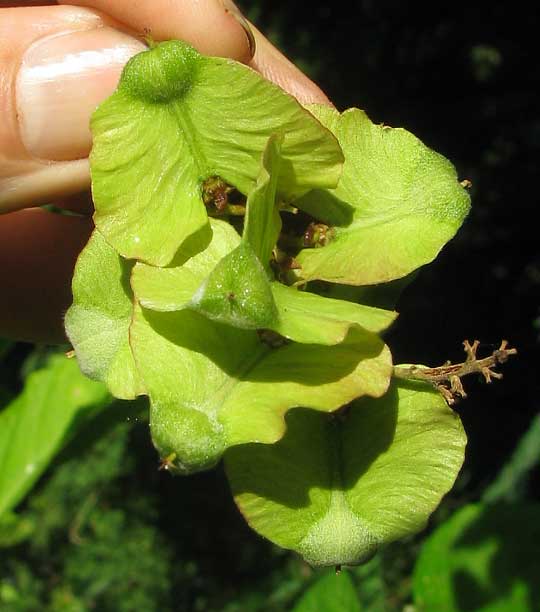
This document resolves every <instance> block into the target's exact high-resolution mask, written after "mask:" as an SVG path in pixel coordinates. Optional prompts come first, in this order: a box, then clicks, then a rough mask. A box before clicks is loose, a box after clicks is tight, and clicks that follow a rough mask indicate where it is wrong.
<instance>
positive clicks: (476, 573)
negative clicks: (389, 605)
mask: <svg viewBox="0 0 540 612" xmlns="http://www.w3.org/2000/svg"><path fill="white" fill-rule="evenodd" d="M539 551H540V504H533V503H530V504H525V503H523V504H497V505H487V504H471V505H468V506H465V507H464V508H461V510H458V511H457V512H456V513H455V514H454V515H452V516H451V517H450V519H448V520H447V521H446V522H445V523H443V524H442V525H441V526H440V527H438V528H437V529H436V530H435V531H434V533H433V534H432V535H431V536H430V537H429V538H428V539H427V540H426V542H425V543H424V545H423V547H422V550H421V552H420V555H419V558H418V561H417V563H416V566H415V569H414V577H413V592H414V601H415V604H416V608H417V611H418V612H433V611H434V610H436V611H437V612H535V611H537V610H538V609H539V608H538V605H539V602H540V579H539V578H540V556H539V554H538V552H539Z"/></svg>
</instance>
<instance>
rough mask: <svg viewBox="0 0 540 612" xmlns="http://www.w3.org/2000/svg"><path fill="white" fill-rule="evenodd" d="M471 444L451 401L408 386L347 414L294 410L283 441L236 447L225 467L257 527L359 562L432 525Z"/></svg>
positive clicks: (306, 552)
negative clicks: (466, 440)
mask: <svg viewBox="0 0 540 612" xmlns="http://www.w3.org/2000/svg"><path fill="white" fill-rule="evenodd" d="M464 447H465V434H464V432H463V429H462V426H461V422H460V420H459V418H458V417H457V416H456V415H455V414H454V413H453V412H452V411H451V410H450V409H449V408H448V406H447V405H446V403H445V401H444V399H443V398H442V397H441V396H440V395H439V394H438V393H437V392H435V391H433V390H432V388H431V386H429V385H420V384H414V385H412V384H410V383H409V384H406V383H401V382H400V383H399V384H398V383H393V384H392V385H391V387H390V390H389V391H388V393H386V395H384V396H383V397H381V398H379V399H368V398H365V399H361V400H358V401H355V402H353V404H352V406H351V408H350V411H349V412H346V413H344V414H343V415H338V416H337V417H332V416H331V415H330V416H329V415H324V414H320V413H316V412H313V411H308V410H301V409H298V410H294V411H291V412H290V413H289V414H288V416H287V433H286V435H285V436H284V437H283V439H281V440H280V441H279V442H277V443H276V444H274V445H272V446H264V445H261V444H250V445H245V446H238V447H235V448H232V449H229V450H228V451H227V454H226V456H225V467H226V471H227V475H228V478H229V482H230V484H231V489H232V491H233V495H234V497H235V500H236V503H237V504H238V506H239V508H240V510H241V512H242V514H243V515H244V517H245V518H246V520H247V521H248V523H249V524H250V525H251V527H253V529H255V530H256V531H257V532H259V533H260V534H261V535H263V536H265V537H266V538H268V539H269V540H271V541H272V542H274V543H276V544H278V545H279V546H282V547H284V548H289V549H293V550H295V551H297V552H298V553H300V554H301V555H302V556H303V557H304V559H305V560H306V561H307V562H308V563H310V564H312V565H314V566H325V565H346V564H352V565H354V564H357V563H361V562H363V561H365V560H366V559H369V558H370V557H371V556H372V555H373V554H374V553H375V552H376V551H377V549H378V548H379V547H380V546H381V545H383V544H385V543H387V542H391V541H393V540H396V539H399V538H402V537H404V536H405V535H408V534H411V533H414V532H416V531H418V530H420V529H422V528H423V527H424V525H425V523H426V521H427V519H428V517H429V515H430V514H431V512H433V510H434V509H435V508H436V507H437V505H438V503H439V502H440V500H441V497H442V496H443V495H444V494H445V493H446V492H447V491H448V490H449V489H450V487H451V486H452V484H453V482H454V480H455V478H456V476H457V473H458V471H459V468H460V466H461V464H462V461H463V453H464Z"/></svg>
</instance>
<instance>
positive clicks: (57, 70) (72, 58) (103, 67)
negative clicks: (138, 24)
mask: <svg viewBox="0 0 540 612" xmlns="http://www.w3.org/2000/svg"><path fill="white" fill-rule="evenodd" d="M114 25H117V24H116V22H113V21H112V20H110V19H108V18H106V17H104V16H102V15H99V14H98V13H96V12H95V11H90V10H88V9H84V8H78V7H67V6H49V7H34V8H11V9H0V40H2V44H1V45H0V116H2V121H1V122H0V211H4V212H5V211H8V210H15V209H17V208H23V207H25V206H29V205H35V204H40V203H48V202H50V201H52V199H53V198H62V197H64V196H66V195H69V194H73V193H77V192H80V191H82V190H83V189H85V188H87V187H88V185H89V170H88V161H87V159H85V158H86V156H87V154H88V152H89V149H90V146H91V136H90V131H89V128H88V123H89V117H90V114H91V113H92V111H93V110H94V109H95V107H96V106H97V104H98V103H99V102H100V101H101V100H103V99H104V98H106V97H107V96H108V95H110V94H111V93H112V91H113V90H114V88H115V87H116V84H117V82H118V78H119V76H120V73H121V70H122V68H123V66H124V64H125V63H126V61H127V60H128V59H129V58H130V57H131V56H132V55H134V54H135V53H137V52H138V51H140V50H142V49H144V48H145V47H144V45H143V44H142V43H141V42H140V41H139V40H137V39H135V38H133V37H131V36H128V35H127V34H125V33H123V32H120V31H118V30H117V29H115V28H114V27H112V26H114Z"/></svg>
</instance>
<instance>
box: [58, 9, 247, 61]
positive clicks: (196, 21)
mask: <svg viewBox="0 0 540 612" xmlns="http://www.w3.org/2000/svg"><path fill="white" fill-rule="evenodd" d="M60 4H76V5H79V6H85V7H88V8H93V9H96V10H98V11H102V12H104V13H106V14H107V15H109V16H110V17H113V18H114V19H116V20H117V21H119V22H121V23H123V24H125V25H126V26H128V28H130V29H132V30H135V31H137V32H139V33H140V34H142V35H146V36H150V37H152V38H153V39H154V40H157V41H161V40H170V39H174V38H179V39H182V40H185V41H186V42H188V43H190V44H191V45H193V46H194V47H195V48H196V49H197V50H198V51H200V52H201V53H203V54H205V55H215V56H218V57H229V58H232V59H235V60H237V61H240V62H243V63H248V62H249V61H250V59H251V58H252V57H253V52H254V49H253V40H254V39H253V36H252V34H251V33H250V32H249V24H247V21H246V20H245V19H244V18H243V16H242V15H241V13H240V12H239V11H238V9H237V8H236V6H235V5H234V3H232V1H231V0H196V1H195V0H190V1H186V0H152V2H138V3H136V5H134V3H133V1H132V0H67V1H66V0H60Z"/></svg>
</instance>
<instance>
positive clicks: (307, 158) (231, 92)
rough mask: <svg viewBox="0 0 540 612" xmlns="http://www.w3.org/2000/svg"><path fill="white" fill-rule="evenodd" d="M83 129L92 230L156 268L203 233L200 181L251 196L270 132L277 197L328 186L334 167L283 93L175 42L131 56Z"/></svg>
mask: <svg viewBox="0 0 540 612" xmlns="http://www.w3.org/2000/svg"><path fill="white" fill-rule="evenodd" d="M91 128H92V135H93V148H92V153H91V156H90V168H91V174H92V192H93V198H94V203H95V208H96V213H95V216H94V219H95V223H96V226H97V227H98V229H99V230H100V231H101V233H102V234H103V236H104V237H105V238H106V240H107V241H108V242H109V243H110V244H111V245H112V246H113V247H114V248H115V249H116V250H117V251H118V253H120V254H121V255H122V256H124V257H126V258H133V259H138V260H141V261H146V262H148V263H151V264H153V265H158V266H164V265H167V264H169V263H170V262H171V260H172V259H173V257H174V255H175V254H176V252H177V251H178V249H179V248H180V247H181V246H182V244H183V243H184V242H185V241H186V240H187V239H188V238H190V237H193V236H194V235H197V234H198V233H199V232H201V231H204V229H205V228H207V226H208V218H207V214H206V209H205V206H204V204H203V200H202V189H203V184H204V182H205V181H206V180H207V179H208V178H210V177H213V176H220V177H221V178H222V179H223V180H225V181H226V182H227V183H229V184H230V185H233V186H234V187H236V188H237V189H238V190H239V191H240V192H242V193H244V194H246V195H247V193H249V191H251V189H252V187H253V185H254V183H255V180H256V178H257V175H258V173H259V167H260V157H261V153H262V151H263V150H264V147H265V145H266V142H267V141H268V138H269V137H270V136H271V135H272V134H275V133H278V132H279V133H282V134H283V143H282V155H283V158H284V163H283V164H282V167H281V169H280V172H279V176H278V181H277V182H278V190H279V193H280V195H281V196H282V197H283V198H285V199H293V198H295V197H298V196H300V195H302V194H303V193H305V192H307V191H309V190H310V189H312V188H315V187H317V188H332V187H335V186H336V185H337V182H338V179H339V176H340V174H341V170H342V166H343V154H342V151H341V148H340V146H339V144H338V142H337V140H336V138H335V137H334V136H333V134H331V132H330V131H328V130H327V129H326V128H324V127H323V126H322V124H321V123H320V122H319V121H318V120H317V119H316V118H315V117H314V116H313V115H312V114H311V113H309V112H308V111H307V110H306V109H304V108H303V107H302V106H301V105H300V104H299V103H298V102H297V101H296V100H295V99H294V98H293V97H292V96H290V95H288V94H286V93H285V92H284V91H283V90H281V89H280V88H279V87H277V86H276V85H273V84H272V83H270V82H268V81H267V80H265V79H264V78H263V77H262V76H261V75H259V74H258V73H256V72H255V71H254V70H251V69H250V68H248V67H247V66H244V65H242V64H239V63H237V62H234V61H232V60H228V59H223V58H216V57H204V56H202V55H200V54H199V53H197V52H196V51H195V50H194V49H193V48H192V47H190V46H189V45H188V44H186V43H184V42H181V41H168V42H164V43H161V44H159V45H157V46H155V47H153V48H152V49H150V50H148V51H145V52H143V53H140V54H138V55H136V56H135V57H133V58H132V59H131V60H130V61H129V62H128V64H127V65H126V67H125V69H124V72H123V74H122V78H121V79H120V84H119V86H118V89H117V90H116V92H115V93H114V94H113V95H112V96H111V97H110V98H108V99H107V100H106V101H105V102H104V103H103V104H101V106H100V107H99V108H98V109H97V111H96V112H95V113H94V115H93V116H92V120H91ZM164 228H167V231H164Z"/></svg>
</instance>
